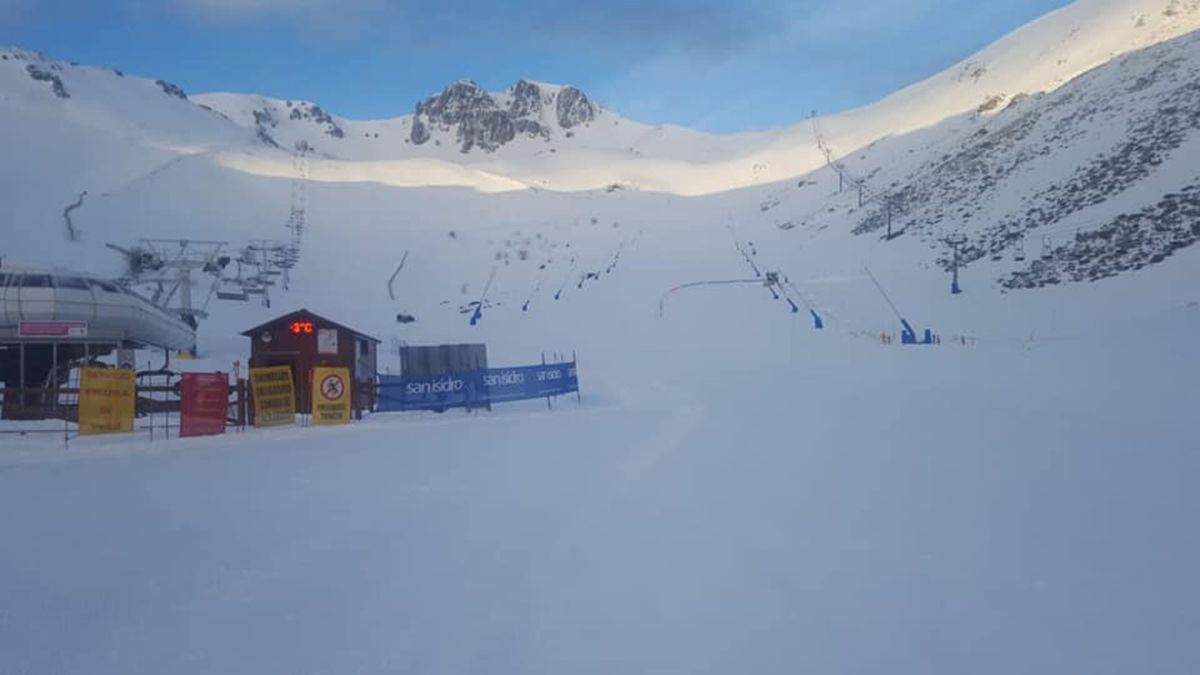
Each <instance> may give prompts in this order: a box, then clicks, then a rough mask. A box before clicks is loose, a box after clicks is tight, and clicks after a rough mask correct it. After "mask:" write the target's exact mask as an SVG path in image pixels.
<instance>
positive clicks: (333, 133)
mask: <svg viewBox="0 0 1200 675" xmlns="http://www.w3.org/2000/svg"><path fill="white" fill-rule="evenodd" d="M287 106H288V108H290V109H291V112H290V113H288V118H289V119H291V120H293V121H301V120H307V121H309V122H312V123H313V124H316V125H318V126H321V127H323V129H322V131H324V132H325V135H326V136H329V137H331V138H345V137H346V132H345V130H344V129H342V128H341V127H340V126H338V123H337V121H335V120H334V119H333V115H330V114H329V113H327V112H325V109H324V108H322V107H321V106H319V105H316V104H315V103H304V102H300V103H292V102H291V101H288V102H287Z"/></svg>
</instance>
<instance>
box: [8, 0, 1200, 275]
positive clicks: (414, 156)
mask: <svg viewBox="0 0 1200 675" xmlns="http://www.w3.org/2000/svg"><path fill="white" fill-rule="evenodd" d="M1198 23H1200V0H1195V1H1191V2H1180V1H1179V0H1125V1H1117V0H1081V1H1080V2H1076V3H1074V4H1072V5H1070V6H1068V7H1066V8H1064V9H1062V10H1060V11H1057V12H1054V13H1051V14H1050V15H1047V16H1046V17H1044V18H1042V19H1039V20H1037V21H1035V22H1033V23H1032V24H1030V25H1029V26H1026V27H1024V28H1022V29H1020V30H1018V31H1016V32H1014V33H1013V34H1011V35H1009V36H1007V37H1005V38H1003V39H1002V40H1001V41H999V42H998V43H996V44H995V45H993V46H991V47H989V48H988V49H985V50H984V51H982V52H980V53H979V54H978V55H976V56H974V57H972V58H971V59H969V60H968V61H967V62H965V63H964V64H961V65H959V66H956V67H955V68H952V69H949V70H947V71H946V72H944V73H942V74H940V75H937V76H935V77H933V78H931V79H929V80H927V81H925V82H922V83H919V84H916V85H914V86H912V87H910V88H908V89H905V90H903V91H901V92H899V93H897V94H895V95H893V96H891V97H888V98H887V99H885V100H883V101H881V102H880V103H878V104H876V105H873V106H869V107H867V108H864V109H861V110H856V111H851V112H848V113H845V114H842V115H838V116H833V117H822V118H820V119H818V120H810V121H806V122H802V123H800V124H798V125H797V126H795V127H792V128H789V129H782V130H777V131H771V132H761V133H745V134H731V135H726V136H718V135H710V134H700V133H696V132H692V131H688V130H685V129H680V128H673V127H663V128H651V127H648V126H645V125H641V124H638V123H637V122H634V121H631V120H627V119H624V118H622V117H620V116H619V115H617V114H616V113H613V112H612V111H609V110H607V109H604V108H603V107H601V106H599V105H597V104H596V103H594V102H593V101H591V100H590V99H589V98H588V97H587V95H586V94H585V93H584V92H582V91H580V90H578V89H575V88H573V87H569V86H559V85H550V84H545V83H539V82H534V81H527V80H522V81H520V82H518V83H516V84H515V85H514V86H513V87H511V88H509V89H508V90H506V91H504V92H498V93H488V92H484V91H482V90H481V89H480V88H479V87H478V86H477V85H475V84H473V83H471V82H467V81H463V82H458V83H455V84H452V85H451V86H449V87H447V88H446V89H445V90H444V91H442V92H440V93H438V94H436V95H433V96H431V97H429V98H427V99H425V100H423V101H421V102H419V103H418V104H417V105H416V112H415V114H414V115H411V116H405V117H400V118H395V119H391V120H382V121H354V120H348V119H344V118H341V117H338V116H337V115H335V114H333V113H331V112H329V111H327V110H325V109H324V108H322V107H321V106H320V105H318V104H316V103H312V102H307V101H282V100H276V99H270V98H266V97H261V96H249V95H239V94H205V95H189V94H187V93H185V92H183V91H182V90H181V89H180V88H178V87H176V86H174V85H171V84H170V83H168V82H165V81H161V80H159V81H150V80H142V79H137V78H133V77H125V76H124V75H123V74H121V73H118V72H114V71H111V70H105V69H100V68H92V67H86V66H77V65H72V64H67V63H62V62H58V61H54V60H52V59H49V58H46V57H43V56H41V55H39V54H36V53H32V52H28V51H25V50H19V49H2V50H0V142H3V143H4V145H5V147H7V148H11V149H13V152H9V153H6V154H5V155H4V156H3V157H0V179H2V180H3V181H4V186H5V189H6V190H7V191H9V192H10V193H11V194H17V195H21V198H20V199H17V200H11V201H10V202H9V204H8V206H7V216H8V217H9V218H10V219H11V220H12V222H16V223H22V224H23V226H21V227H19V228H17V231H16V232H15V233H14V236H12V237H9V238H8V241H7V242H6V244H7V247H6V251H5V252H4V253H5V254H6V255H8V256H10V257H13V256H15V257H17V258H26V259H31V260H30V261H31V262H46V261H45V260H41V261H39V260H38V258H39V257H42V258H45V257H47V251H46V249H45V246H44V240H45V237H46V233H47V232H60V233H63V235H64V236H66V237H67V238H68V239H70V240H72V241H76V243H77V244H78V245H77V246H76V247H73V248H70V249H66V250H65V251H63V252H57V251H56V252H54V253H53V254H52V255H50V256H49V257H52V258H55V259H56V260H67V259H68V258H75V259H78V260H81V261H85V262H86V264H93V262H92V261H93V260H95V259H96V255H95V253H88V251H94V250H95V249H94V248H93V247H96V246H98V245H101V244H103V243H105V242H104V241H102V240H101V239H100V238H101V237H105V236H108V237H110V238H115V237H116V236H117V235H118V233H119V236H121V237H130V236H133V233H134V232H137V234H138V236H160V235H164V234H165V233H168V232H170V233H177V234H175V235H174V236H182V237H187V236H194V235H193V234H190V233H192V232H195V231H196V230H197V228H205V229H207V230H209V231H211V232H212V233H213V234H212V236H222V237H230V238H232V239H235V240H238V239H245V238H247V237H249V236H252V235H251V233H253V236H257V237H265V238H272V239H273V238H281V236H282V235H283V234H284V233H283V232H281V227H280V225H281V224H282V222H283V221H284V220H285V219H286V217H287V213H288V210H289V208H292V206H291V205H289V204H288V193H289V190H288V189H287V183H288V182H289V181H292V180H294V179H296V178H297V177H298V175H299V174H298V171H300V169H299V167H298V164H297V158H296V156H295V148H297V147H302V148H306V149H307V150H308V151H307V152H306V154H305V156H304V158H303V163H304V166H303V170H302V173H303V177H304V180H305V182H306V183H307V184H309V185H311V189H310V191H311V192H312V193H313V194H314V195H315V197H316V198H318V199H320V200H324V201H323V203H324V204H325V207H326V208H328V209H330V211H329V212H328V213H327V215H328V216H329V217H330V218H331V220H339V216H338V215H337V214H336V210H337V208H338V207H346V208H349V204H347V203H346V201H345V200H347V199H350V197H349V196H348V195H360V194H362V193H364V192H367V193H370V194H376V192H377V191H379V192H378V194H380V195H384V194H388V195H390V193H388V192H387V191H388V190H391V189H393V188H403V189H419V188H438V189H454V188H468V189H471V190H474V191H477V192H479V193H482V194H483V195H485V196H486V195H500V194H504V193H522V194H525V197H522V198H521V200H520V201H522V202H527V203H528V205H527V206H526V207H524V208H523V211H522V214H523V215H522V216H521V217H520V219H521V220H527V221H531V222H535V223H536V222H542V223H545V222H546V220H547V216H546V215H545V214H548V213H559V214H561V215H560V216H558V217H566V218H568V219H569V220H570V221H571V222H576V223H577V222H580V221H582V222H584V223H592V222H597V223H602V222H605V221H607V220H612V219H610V218H607V217H605V216H603V215H601V214H602V212H604V211H608V210H610V206H611V207H612V208H611V210H614V211H616V212H622V213H624V212H627V211H628V210H629V208H631V206H632V205H634V204H637V205H638V207H637V208H639V209H650V211H648V212H645V213H643V214H641V215H642V216H649V217H650V221H653V220H654V219H655V218H658V217H661V214H663V213H664V209H667V208H670V209H674V210H675V211H677V212H678V213H681V214H688V215H687V218H691V219H693V220H696V221H697V222H698V221H701V220H702V221H705V222H713V221H716V222H719V223H728V222H736V223H739V224H740V225H741V226H744V227H749V228H756V229H758V228H761V231H766V232H771V233H774V234H778V236H779V237H782V239H781V242H784V245H786V246H792V244H787V243H786V242H795V244H796V245H800V244H801V243H803V242H810V241H814V240H818V241H823V242H838V245H842V244H843V243H844V245H846V246H850V247H856V249H857V250H858V251H860V254H861V256H869V255H871V252H872V251H876V250H888V251H890V252H891V253H890V255H895V256H899V258H900V259H903V260H906V261H907V264H908V265H910V266H914V267H918V268H924V267H925V266H929V265H936V266H938V267H940V268H941V269H942V270H946V269H949V268H951V267H952V265H953V255H952V252H951V245H950V244H949V243H948V241H949V239H950V238H956V237H961V238H962V239H963V241H962V243H961V244H960V248H959V256H960V257H959V264H960V266H963V267H965V268H966V269H970V270H972V272H974V271H975V270H978V271H980V272H982V273H984V274H986V275H988V276H989V277H990V280H989V284H991V285H994V287H995V288H996V289H1019V288H1028V287H1041V286H1046V285H1054V284H1060V283H1064V282H1082V281H1094V280H1096V279H1101V278H1105V277H1108V276H1111V275H1114V274H1119V273H1122V272H1128V271H1133V270H1138V269H1141V268H1144V267H1145V266H1147V265H1154V264H1158V263H1162V262H1164V261H1165V260H1167V259H1168V257H1169V256H1170V255H1171V254H1173V253H1174V252H1177V251H1179V250H1181V249H1183V248H1184V247H1187V246H1190V245H1191V244H1192V243H1194V241H1195V240H1196V235H1195V231H1194V219H1193V216H1192V214H1193V213H1194V209H1195V195H1196V192H1197V188H1196V184H1197V174H1196V172H1195V170H1194V169H1193V168H1192V167H1190V166H1189V162H1188V161H1187V158H1188V157H1189V156H1190V155H1191V154H1192V153H1194V151H1195V146H1196V143H1197V134H1196V117H1195V112H1194V111H1195V109H1196V103H1197V98H1196V90H1195V82H1196V79H1197V72H1198V66H1197V64H1198V62H1200V56H1198V54H1200V49H1197V44H1198V43H1197V37H1196V36H1195V35H1194V34H1189V33H1188V30H1189V29H1191V28H1194V27H1195V26H1196V25H1197V24H1198ZM1144 45H1151V46H1149V47H1144V48H1142V49H1140V50H1136V51H1134V52H1133V53H1129V51H1130V50H1135V48H1137V47H1139V46H1144ZM1122 54H1123V55H1122ZM1051 57H1053V58H1051ZM1097 63H1098V64H1099V65H1096V64H1097ZM1091 66H1095V67H1094V68H1092V69H1091V70H1090V71H1089V70H1087V69H1088V68H1089V67H1091ZM831 164H832V165H833V166H834V167H836V169H837V170H838V171H840V172H842V174H843V176H842V178H841V179H839V177H838V175H837V174H836V173H835V171H834V170H833V169H832V168H830V166H829V165H831ZM784 179H786V180H784ZM839 183H840V184H841V185H840V187H841V188H842V189H843V191H840V192H839ZM184 191H186V192H187V195H188V197H187V198H181V197H180V194H179V193H181V192H184ZM860 193H861V196H860ZM231 194H237V195H240V197H239V199H237V200H235V201H234V202H232V203H229V200H227V199H226V196H227V195H231ZM551 194H557V195H558V197H553V198H552V197H551V196H550V195H551ZM639 194H641V195H644V198H635V195H639ZM388 198H389V199H390V196H389V197H388ZM428 198H429V193H421V194H419V195H406V196H405V197H404V201H405V202H411V199H417V200H418V202H421V201H423V200H426V199H428ZM167 202H169V203H167ZM150 205H158V206H155V207H154V209H153V210H152V211H151V210H150V209H151V206H150ZM184 205H190V206H189V207H188V210H185V209H184ZM234 205H237V206H239V207H241V211H233V210H232V209H233V206H234ZM439 208H445V209H447V212H446V213H444V214H442V217H444V218H446V219H447V220H448V221H457V222H458V223H459V224H458V225H457V226H455V227H454V230H455V231H456V232H458V233H460V234H461V233H462V232H464V231H470V230H471V229H472V228H479V227H484V226H486V225H489V224H496V223H495V222H489V221H495V220H496V219H497V218H500V219H501V220H512V219H513V218H515V216H511V215H510V216H504V217H500V216H497V215H495V213H496V212H494V211H493V209H491V208H488V207H479V209H478V211H473V212H469V213H459V211H460V207H459V205H458V204H454V203H451V204H447V205H444V206H441V207H439ZM503 211H504V210H503V209H501V210H500V212H503ZM149 214H152V217H148V215H149ZM251 214H253V215H251ZM373 217H374V216H371V218H373ZM402 217H403V219H405V220H412V219H428V218H429V217H430V213H429V211H428V208H427V207H425V206H423V205H422V204H421V203H415V204H411V205H410V206H409V207H407V211H405V212H404V214H403V216H402ZM623 219H625V220H628V216H625V217H623ZM218 220H224V221H226V222H229V223H237V224H238V225H236V226H232V225H231V226H230V227H229V228H228V230H227V232H228V233H227V234H219V233H220V232H222V227H221V226H220V225H215V224H214V223H215V222H216V221H218ZM617 220H618V222H620V219H617ZM889 220H890V221H891V225H890V228H891V232H892V236H891V237H888V236H887V234H886V233H887V232H888V231H889ZM504 226H505V227H507V226H508V225H507V224H505V225H504ZM122 227H124V228H125V230H124V231H122V230H121V228H122ZM339 227H349V225H347V224H342V225H339ZM358 227H366V225H365V224H360V225H358ZM517 229H520V230H522V231H525V232H528V231H531V230H532V231H539V232H540V233H541V234H543V235H544V237H546V239H544V241H549V240H550V239H549V237H550V236H551V232H550V231H549V230H548V229H547V228H546V227H545V226H537V227H531V226H529V225H526V226H525V227H520V226H515V227H514V230H517ZM105 231H108V232H110V233H111V234H109V235H104V234H101V233H103V232H105ZM774 234H773V235H772V236H774ZM56 236H58V235H56ZM761 236H762V235H760V237H761ZM879 237H882V239H878V238H879ZM522 238H524V237H522ZM559 243H561V244H563V245H565V244H566V243H567V242H566V241H561V242H559ZM514 252H515V251H491V253H495V254H496V255H499V256H501V257H500V258H497V260H501V261H503V262H505V263H506V264H508V263H511V262H514V261H512V260H511V259H509V258H506V257H504V256H508V255H510V254H512V253H514ZM847 259H848V260H854V256H849V257H848V258H847ZM521 262H528V261H526V260H522V261H521ZM543 262H544V261H543ZM537 272H539V273H544V272H545V269H544V268H543V269H539V270H537ZM529 283H530V284H531V285H536V283H535V280H533V279H530V281H529ZM537 283H540V282H537Z"/></svg>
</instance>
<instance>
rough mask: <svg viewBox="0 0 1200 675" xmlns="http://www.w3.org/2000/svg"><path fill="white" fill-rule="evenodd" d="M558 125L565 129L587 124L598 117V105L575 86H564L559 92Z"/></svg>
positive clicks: (557, 103)
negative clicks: (593, 103)
mask: <svg viewBox="0 0 1200 675" xmlns="http://www.w3.org/2000/svg"><path fill="white" fill-rule="evenodd" d="M555 105H556V106H557V109H558V126H560V127H562V128H564V129H570V128H571V127H576V126H579V125H580V124H587V123H588V122H591V121H592V120H594V119H596V106H594V105H592V102H591V101H589V100H588V97H587V96H584V94H583V92H582V91H579V90H578V89H576V88H575V87H563V88H562V91H560V92H558V101H557V102H556V104H555Z"/></svg>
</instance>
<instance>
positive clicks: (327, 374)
mask: <svg viewBox="0 0 1200 675" xmlns="http://www.w3.org/2000/svg"><path fill="white" fill-rule="evenodd" d="M312 391H313V402H312V403H313V406H312V410H313V417H312V419H313V424H317V425H320V424H349V423H350V370H349V369H347V368H313V388H312Z"/></svg>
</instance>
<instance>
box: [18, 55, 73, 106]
mask: <svg viewBox="0 0 1200 675" xmlns="http://www.w3.org/2000/svg"><path fill="white" fill-rule="evenodd" d="M50 68H52V69H54V70H58V68H57V67H56V66H54V65H51V66H50ZM25 72H27V73H29V77H31V78H33V79H34V80H37V81H38V82H46V83H49V85H50V90H51V91H53V92H54V95H55V96H57V97H59V98H71V95H70V94H68V93H67V88H66V87H65V86H63V81H62V78H60V77H59V76H58V75H55V74H54V73H52V72H50V71H49V70H46V69H43V68H40V67H38V66H37V65H35V64H32V63H31V64H29V65H28V66H25Z"/></svg>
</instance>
